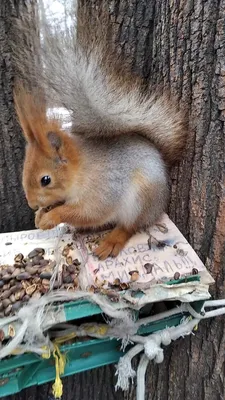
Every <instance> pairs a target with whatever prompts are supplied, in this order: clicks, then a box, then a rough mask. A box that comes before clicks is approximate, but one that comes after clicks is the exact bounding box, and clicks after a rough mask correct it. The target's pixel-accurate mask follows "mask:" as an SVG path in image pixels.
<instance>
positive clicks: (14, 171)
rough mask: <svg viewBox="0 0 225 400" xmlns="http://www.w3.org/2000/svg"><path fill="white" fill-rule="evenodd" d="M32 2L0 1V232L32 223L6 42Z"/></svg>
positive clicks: (25, 227) (13, 74) (29, 12)
mask: <svg viewBox="0 0 225 400" xmlns="http://www.w3.org/2000/svg"><path fill="white" fill-rule="evenodd" d="M34 3H35V2H34V1H33V0H32V1H30V0H24V1H19V0H17V1H13V0H2V1H1V2H0V232H9V231H18V230H22V229H30V228H31V227H32V226H33V213H32V211H31V210H30V209H29V207H28V205H27V203H26V199H25V196H24V193H23V189H22V184H21V169H22V163H23V158H24V147H25V142H24V139H23V137H22V134H21V129H20V127H19V124H18V122H17V117H16V114H15V109H14V104H13V82H14V77H15V70H14V68H13V61H12V59H13V57H12V49H11V45H10V43H11V41H13V39H14V38H16V37H17V36H16V35H17V31H16V29H15V24H14V21H15V19H16V18H31V16H32V13H31V10H32V5H34ZM24 39H25V38H24ZM27 39H28V38H27ZM18 42H19V41H18ZM28 43H29V40H27V41H26V40H25V41H24V45H27V46H28ZM18 44H19V43H18Z"/></svg>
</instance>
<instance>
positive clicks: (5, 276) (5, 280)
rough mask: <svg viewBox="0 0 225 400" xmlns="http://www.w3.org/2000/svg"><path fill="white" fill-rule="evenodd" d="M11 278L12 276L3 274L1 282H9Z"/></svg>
mask: <svg viewBox="0 0 225 400" xmlns="http://www.w3.org/2000/svg"><path fill="white" fill-rule="evenodd" d="M11 276H12V275H10V274H5V275H3V277H2V280H3V281H4V282H8V281H10V279H11Z"/></svg>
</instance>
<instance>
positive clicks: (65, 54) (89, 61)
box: [41, 0, 187, 162]
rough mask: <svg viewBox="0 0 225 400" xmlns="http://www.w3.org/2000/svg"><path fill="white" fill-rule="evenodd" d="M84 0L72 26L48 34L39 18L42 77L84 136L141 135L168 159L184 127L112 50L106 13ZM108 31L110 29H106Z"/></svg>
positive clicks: (179, 145)
mask: <svg viewBox="0 0 225 400" xmlns="http://www.w3.org/2000/svg"><path fill="white" fill-rule="evenodd" d="M91 15H92V17H93V11H92V13H91V10H90V6H88V1H87V0H78V4H77V27H76V29H74V27H73V28H72V29H71V31H70V32H67V33H64V34H57V33H56V32H54V35H53V34H52V31H51V29H50V28H49V27H48V26H47V25H46V24H44V26H43V29H44V44H43V49H42V57H43V62H44V68H43V76H42V77H41V80H42V82H44V84H45V89H46V92H47V93H49V94H51V97H52V98H54V99H55V100H56V101H57V103H58V104H59V105H61V106H63V107H65V108H66V109H67V110H69V111H70V112H71V115H72V124H73V130H74V132H75V133H79V134H83V135H85V136H90V137H93V136H98V137H100V136H103V137H106V136H116V135H120V134H123V135H124V134H135V133H138V134H140V135H143V136H146V137H147V138H148V139H149V140H150V141H151V142H152V143H153V144H155V146H156V147H157V148H158V149H159V150H160V151H161V152H162V154H163V155H164V156H165V159H166V160H167V161H168V162H173V161H176V160H177V159H178V158H179V157H180V155H181V153H182V150H183V148H184V145H185V140H186V134H187V127H186V121H185V118H184V116H183V113H182V112H181V111H180V110H178V109H177V107H176V106H175V105H174V103H173V102H172V100H171V98H168V97H166V96H156V95H150V94H148V93H146V92H144V91H143V88H142V82H141V80H139V78H138V77H136V76H134V75H133V74H132V73H131V72H130V70H129V68H127V67H126V65H125V63H124V62H122V61H121V60H120V57H119V56H118V54H117V53H116V52H115V51H114V50H113V45H112V39H111V38H110V37H108V29H107V27H108V26H109V25H108V21H107V18H108V17H107V13H106V14H104V13H102V15H100V16H99V15H98V16H97V14H96V16H94V19H91V18H92V17H91ZM109 36H110V35H109Z"/></svg>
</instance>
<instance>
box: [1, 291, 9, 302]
mask: <svg viewBox="0 0 225 400" xmlns="http://www.w3.org/2000/svg"><path fill="white" fill-rule="evenodd" d="M10 295H11V289H8V290H5V291H4V292H2V294H1V299H2V300H4V299H8V298H9V296H10Z"/></svg>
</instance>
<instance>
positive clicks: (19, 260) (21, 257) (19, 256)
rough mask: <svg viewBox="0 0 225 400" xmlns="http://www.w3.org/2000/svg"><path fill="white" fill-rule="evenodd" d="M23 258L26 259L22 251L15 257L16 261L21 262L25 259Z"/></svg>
mask: <svg viewBox="0 0 225 400" xmlns="http://www.w3.org/2000/svg"><path fill="white" fill-rule="evenodd" d="M23 259H24V255H23V254H22V253H19V254H17V255H16V256H15V257H14V261H15V263H21V262H22V261H23Z"/></svg>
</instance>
